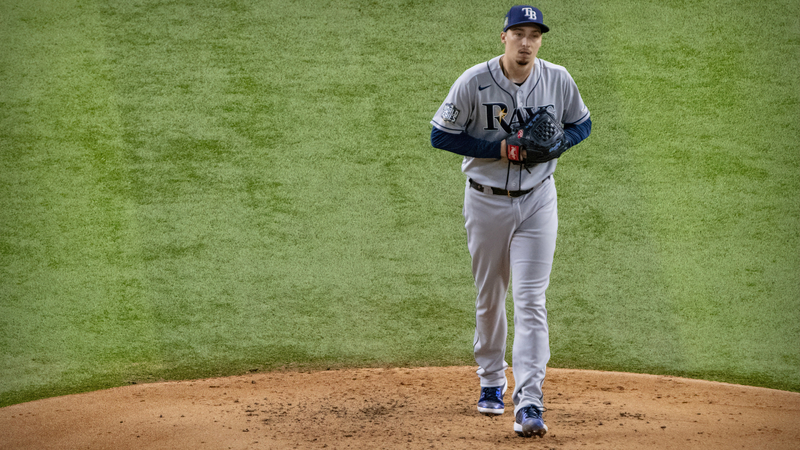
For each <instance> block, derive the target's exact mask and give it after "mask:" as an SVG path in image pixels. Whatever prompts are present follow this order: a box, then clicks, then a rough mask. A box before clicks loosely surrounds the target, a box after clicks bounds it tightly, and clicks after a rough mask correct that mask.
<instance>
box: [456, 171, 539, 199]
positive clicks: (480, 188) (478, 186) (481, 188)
mask: <svg viewBox="0 0 800 450" xmlns="http://www.w3.org/2000/svg"><path fill="white" fill-rule="evenodd" d="M547 178H550V176H549V175H548V176H547ZM547 178H545V179H544V180H542V182H541V183H539V184H542V183H544V182H545V181H547ZM539 184H537V185H536V186H538V185H539ZM469 187H471V188H472V189H475V190H476V191H480V192H486V191H485V189H491V190H492V194H494V195H507V196H509V197H522V196H523V195H525V194H527V193H529V192H531V191H532V190H534V189H535V188H530V189H525V190H524V191H507V190H505V189H500V188H496V187H491V186H484V185H482V184H478V183H476V182H474V181H472V178H470V179H469Z"/></svg>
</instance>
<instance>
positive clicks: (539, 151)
mask: <svg viewBox="0 0 800 450" xmlns="http://www.w3.org/2000/svg"><path fill="white" fill-rule="evenodd" d="M506 144H507V157H508V159H510V160H511V161H514V162H516V163H518V164H523V165H525V167H530V166H533V165H535V164H539V163H543V162H547V161H550V160H553V159H556V158H558V157H559V156H561V154H562V153H564V152H565V151H567V149H568V148H569V141H568V140H567V138H566V136H565V135H564V129H563V128H562V127H561V124H560V123H558V120H556V117H555V116H554V115H553V113H551V112H550V111H549V110H548V109H547V108H546V107H544V106H543V107H541V108H539V109H537V110H536V112H534V113H533V115H532V116H531V117H530V119H529V120H528V122H527V123H525V125H523V127H522V128H520V129H518V130H516V131H514V132H513V133H512V134H511V136H510V137H509V138H508V139H506ZM523 151H524V152H523Z"/></svg>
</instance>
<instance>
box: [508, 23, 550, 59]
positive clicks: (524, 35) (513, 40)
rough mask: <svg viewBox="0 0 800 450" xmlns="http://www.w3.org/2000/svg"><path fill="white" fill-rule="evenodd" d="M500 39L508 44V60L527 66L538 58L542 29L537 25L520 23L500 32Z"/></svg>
mask: <svg viewBox="0 0 800 450" xmlns="http://www.w3.org/2000/svg"><path fill="white" fill-rule="evenodd" d="M500 40H501V41H502V42H503V44H505V45H506V51H505V56H506V60H511V61H514V62H516V63H517V64H519V65H520V66H526V65H528V64H530V63H532V62H533V60H535V59H536V54H537V53H539V47H541V46H542V30H541V29H539V27H538V26H537V25H519V26H515V27H511V28H509V29H508V30H507V31H505V32H503V33H500Z"/></svg>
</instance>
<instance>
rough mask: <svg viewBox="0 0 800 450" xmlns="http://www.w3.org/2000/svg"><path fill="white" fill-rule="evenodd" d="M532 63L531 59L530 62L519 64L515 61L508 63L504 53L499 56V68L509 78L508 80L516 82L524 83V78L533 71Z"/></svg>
mask: <svg viewBox="0 0 800 450" xmlns="http://www.w3.org/2000/svg"><path fill="white" fill-rule="evenodd" d="M533 66H534V63H533V61H531V63H530V64H527V65H524V66H520V65H519V64H516V63H515V62H513V61H511V63H510V64H506V57H505V55H503V56H501V57H500V69H502V70H503V75H505V77H506V78H508V79H509V81H511V82H513V83H517V84H521V83H524V82H525V80H527V79H528V77H529V76H531V72H533Z"/></svg>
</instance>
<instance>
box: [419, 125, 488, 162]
mask: <svg viewBox="0 0 800 450" xmlns="http://www.w3.org/2000/svg"><path fill="white" fill-rule="evenodd" d="M431 145H433V146H434V147H435V148H438V149H441V150H447V151H448V152H453V153H456V154H459V155H461V156H471V157H473V158H493V159H500V142H490V141H484V140H483V139H478V138H474V137H472V136H470V135H468V134H467V133H461V134H452V133H447V132H444V131H442V130H440V129H438V128H436V127H433V130H431Z"/></svg>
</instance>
